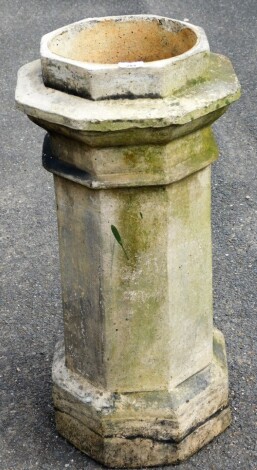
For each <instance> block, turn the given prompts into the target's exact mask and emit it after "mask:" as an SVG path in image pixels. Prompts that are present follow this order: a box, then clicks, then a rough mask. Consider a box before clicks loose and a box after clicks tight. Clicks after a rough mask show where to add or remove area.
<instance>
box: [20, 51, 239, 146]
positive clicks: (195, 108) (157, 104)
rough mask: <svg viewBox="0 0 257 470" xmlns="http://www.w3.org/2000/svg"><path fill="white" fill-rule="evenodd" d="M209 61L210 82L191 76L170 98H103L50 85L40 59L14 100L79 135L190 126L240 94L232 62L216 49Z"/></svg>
mask: <svg viewBox="0 0 257 470" xmlns="http://www.w3.org/2000/svg"><path fill="white" fill-rule="evenodd" d="M209 60H210V63H209V68H208V76H207V77H206V80H200V82H197V80H196V81H195V80H192V81H191V82H189V83H187V85H186V86H185V87H183V88H182V89H181V90H179V91H178V92H177V93H176V94H174V95H171V96H170V97H167V98H163V99H150V98H148V99H146V98H138V99H136V100H129V99H118V100H101V101H92V100H89V99H85V98H80V97H79V96H73V95H70V94H67V93H64V92H61V91H58V90H54V89H52V88H47V87H45V86H44V83H43V79H42V72H41V64H40V61H39V60H37V61H34V62H31V63H29V64H27V65H24V66H23V67H21V69H20V70H19V72H18V81H17V88H16V94H15V100H16V104H17V107H18V108H19V109H21V110H22V111H23V112H25V113H26V114H28V116H30V117H33V118H36V119H40V120H44V121H45V122H48V123H50V125H51V123H55V124H59V125H62V126H65V127H66V128H69V129H74V130H75V129H76V130H77V131H79V132H78V133H77V134H78V138H79V135H80V133H81V134H82V135H83V134H84V132H85V131H96V132H97V133H98V134H100V135H101V134H102V133H103V132H107V131H111V132H115V131H121V130H124V129H132V128H135V129H142V128H143V129H144V128H147V127H148V128H165V127H167V126H171V125H177V126H180V125H182V124H187V123H190V122H192V121H193V120H195V119H198V118H201V117H203V116H205V117H206V119H207V120H208V121H209V119H210V118H209V116H208V115H209V114H210V113H212V112H214V111H217V110H219V109H222V108H224V107H226V106H228V105H229V104H230V103H232V102H233V101H235V100H236V99H238V98H239V96H240V85H239V82H238V79H237V77H236V75H235V72H234V70H233V67H232V65H231V63H230V61H229V60H228V59H227V58H226V57H223V56H221V55H218V54H213V53H210V59H209ZM217 117H218V116H217ZM202 125H204V122H202ZM164 131H165V130H164ZM133 132H134V131H133ZM92 137H93V138H94V137H95V136H94V135H93V136H92ZM99 137H100V136H99Z"/></svg>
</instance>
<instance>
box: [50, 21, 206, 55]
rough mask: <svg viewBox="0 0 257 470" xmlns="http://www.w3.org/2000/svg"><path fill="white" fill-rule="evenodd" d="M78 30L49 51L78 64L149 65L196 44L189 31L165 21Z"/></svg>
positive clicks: (58, 40) (115, 23)
mask: <svg viewBox="0 0 257 470" xmlns="http://www.w3.org/2000/svg"><path fill="white" fill-rule="evenodd" d="M79 27H80V29H79V30H78V26H77V28H75V27H73V28H72V27H71V28H70V29H69V30H67V31H65V32H63V33H61V34H59V35H58V36H56V37H55V38H53V39H52V40H51V42H50V44H49V49H50V51H51V52H53V53H54V54H57V55H60V56H62V57H66V58H69V59H73V60H76V61H81V62H91V63H100V64H117V63H119V62H141V61H143V62H152V61H156V60H162V59H168V58H171V57H175V56H177V55H180V54H183V53H184V52H186V51H188V50H189V49H191V48H192V47H193V46H194V45H195V43H196V40H197V36H196V34H195V33H194V31H192V30H191V29H190V28H188V27H186V26H185V25H183V24H181V23H179V22H176V21H172V20H168V19H163V20H160V19H156V18H153V19H150V20H149V19H148V20H143V19H142V18H141V19H140V20H136V19H133V20H130V21H128V20H125V21H124V20H119V19H115V20H114V19H111V20H104V21H98V22H95V21H94V23H93V24H92V22H91V23H90V22H84V23H83V25H82V26H81V25H80V26H79ZM81 28H83V29H81Z"/></svg>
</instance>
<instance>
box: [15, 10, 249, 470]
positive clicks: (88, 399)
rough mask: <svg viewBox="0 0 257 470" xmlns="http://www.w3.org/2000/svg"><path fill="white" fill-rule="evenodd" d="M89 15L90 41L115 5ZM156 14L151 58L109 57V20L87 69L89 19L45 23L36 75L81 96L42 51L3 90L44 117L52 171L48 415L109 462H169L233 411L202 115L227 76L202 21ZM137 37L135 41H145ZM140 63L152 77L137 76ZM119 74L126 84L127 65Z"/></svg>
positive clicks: (208, 136) (208, 135)
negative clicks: (54, 305) (216, 325)
mask: <svg viewBox="0 0 257 470" xmlns="http://www.w3.org/2000/svg"><path fill="white" fill-rule="evenodd" d="M90 21H91V26H92V21H93V22H94V27H95V28H96V30H95V31H98V33H99V38H100V39H101V41H102V42H101V41H100V42H101V47H102V45H103V37H104V36H105V34H107V30H106V29H104V28H106V27H107V29H108V28H109V27H113V23H112V22H113V20H110V22H109V23H108V21H107V23H105V22H104V21H105V20H103V19H100V20H90ZM101 21H102V23H101ZM140 21H141V20H140V18H138V20H131V21H130V20H128V19H127V20H125V19H124V21H123V20H117V21H116V25H115V26H114V28H117V30H116V32H117V31H118V32H121V29H120V28H123V27H125V30H126V31H128V30H129V28H130V32H131V27H132V29H133V28H135V29H133V34H134V33H135V36H136V37H139V36H140V34H141V32H142V31H141V30H140V27H138V26H139V24H140ZM144 21H145V20H144ZM156 21H157V20H156V18H155V19H154V17H149V21H148V22H147V28H148V27H149V28H150V29H149V30H151V28H153V29H152V32H153V30H154V31H155V33H156V35H157V36H158V35H159V36H158V37H159V39H160V41H159V43H158V41H157V45H156V49H154V48H153V50H152V52H153V54H155V55H157V56H158V54H160V53H161V51H162V53H164V54H167V51H165V47H164V48H163V47H160V44H161V42H162V39H164V37H165V38H166V39H165V40H167V42H169V37H171V36H172V38H173V39H175V40H176V41H177V47H178V51H177V53H178V55H177V56H176V57H173V58H171V59H169V58H167V57H166V56H165V57H161V60H160V61H151V58H150V55H149V54H150V52H151V51H150V48H148V52H147V54H148V55H146V56H145V60H146V58H147V60H150V62H147V61H145V62H144V64H143V65H139V64H138V63H136V68H135V69H134V68H133V67H131V66H128V64H125V65H124V63H123V65H122V64H121V65H117V64H115V63H114V62H116V61H117V60H118V59H117V54H118V55H119V54H120V52H119V50H120V47H119V44H120V43H119V41H120V39H119V40H118V38H117V37H118V34H117V35H116V40H117V41H118V43H119V44H118V45H117V47H116V49H115V48H114V49H112V50H110V51H109V52H108V61H109V62H112V63H109V64H107V65H104V66H103V65H102V64H99V63H93V64H92V65H93V66H92V70H93V72H92V77H89V80H86V82H85V83H84V82H83V79H84V78H85V76H86V74H88V70H89V67H88V63H86V62H83V61H87V60H88V59H89V56H87V55H85V56H84V53H85V54H87V52H86V51H83V52H82V49H81V47H80V46H81V43H80V40H82V39H83V40H85V41H86V43H87V45H89V44H90V41H92V37H91V33H92V31H93V30H94V27H93V29H92V30H90V29H89V30H87V31H85V23H86V22H82V23H78V24H76V25H72V26H71V27H68V30H69V32H67V31H64V30H60V31H57V32H54V33H51V34H50V36H47V37H46V38H44V39H43V42H42V49H41V52H42V67H43V76H44V77H43V78H44V80H45V83H46V84H48V85H49V84H52V86H56V87H57V88H62V87H63V83H64V82H65V87H64V89H65V90H68V91H69V92H76V93H81V94H82V95H83V94H84V93H89V96H90V99H86V98H85V97H84V98H83V97H79V96H75V95H72V94H68V93H64V92H62V91H58V90H56V89H53V88H49V87H46V86H45V84H44V81H43V78H42V72H41V64H40V61H35V62H32V63H31V64H28V65H26V66H25V67H23V68H22V69H21V70H20V71H19V74H18V85H17V90H16V102H17V106H18V107H19V108H20V109H21V110H23V111H24V112H25V113H27V115H28V116H29V118H30V119H31V120H32V121H34V122H35V123H36V124H38V125H40V126H41V127H43V128H45V129H46V130H47V131H48V132H49V137H48V138H47V139H46V141H45V145H44V149H43V164H44V166H45V168H46V169H48V170H49V171H51V172H52V173H54V175H55V176H54V180H55V189H56V202H57V214H58V228H59V240H60V260H61V277H62V291H63V309H64V326H65V328H64V330H65V333H64V343H65V359H64V353H63V351H59V352H58V353H57V355H56V357H55V359H54V367H53V382H54V404H55V406H56V409H57V412H56V421H57V428H58V429H59V431H60V433H61V434H62V435H63V436H65V437H66V438H67V439H68V440H70V441H71V442H72V443H74V445H76V446H77V447H79V448H80V449H81V450H82V451H84V452H86V453H88V454H89V455H90V456H91V457H94V458H95V459H97V460H99V461H100V462H103V463H104V464H106V465H109V466H113V467H134V468H136V467H142V466H153V465H160V464H169V463H177V462H178V461H181V460H183V459H185V458H187V457H188V456H189V455H191V454H192V453H194V452H196V451H197V450H198V449H199V448H200V447H202V446H203V445H204V444H206V443H207V442H209V441H210V440H211V439H212V438H213V437H214V436H216V435H217V434H219V433H220V432H222V431H223V430H224V429H225V428H226V427H227V426H228V425H229V422H230V412H229V408H228V402H227V400H228V380H227V366H226V360H225V345H224V340H223V337H222V334H221V333H219V332H218V331H216V330H215V333H214V342H213V324H212V269H211V227H210V206H211V204H210V202H211V201H210V163H211V162H212V161H214V160H215V159H216V158H217V147H216V144H215V141H214V139H213V136H212V132H211V129H210V125H211V124H212V123H213V122H214V121H215V120H216V119H217V118H219V117H220V116H221V115H222V114H223V113H224V112H225V110H226V109H227V107H228V105H229V104H230V103H232V102H233V101H234V100H236V99H237V98H238V97H239V94H240V86H239V83H238V80H237V78H236V76H235V73H234V71H233V68H232V66H231V64H230V62H229V61H228V59H226V58H225V57H222V56H219V55H216V54H213V53H210V52H209V50H208V44H207V43H206V38H205V36H204V34H203V33H202V32H201V31H200V30H198V29H195V30H194V27H192V25H189V27H188V25H185V24H181V23H180V24H178V23H177V25H175V23H174V21H173V20H170V21H171V22H172V21H173V23H172V24H169V22H165V25H164V23H163V22H162V21H161V22H160V23H158V24H157V23H156ZM111 23H112V24H111ZM141 23H142V21H141ZM88 24H89V23H87V25H88ZM101 24H102V26H101ZM107 25H108V26H107ZM175 26H176V28H175V30H174V27H175ZM160 28H161V30H160ZM165 28H166V29H165ZM190 30H191V32H190ZM157 31H158V32H157ZM61 33H63V34H62V35H61ZM98 33H97V34H98ZM174 33H175V36H174ZM88 34H89V35H90V38H91V39H90V38H89V36H88ZM126 34H127V33H126ZM170 34H171V36H170ZM194 34H195V35H196V36H197V38H198V40H199V42H196V43H194V39H193V40H192V38H194ZM56 35H57V36H56ZM78 36H79V37H78ZM157 36H155V38H156V37H157ZM182 36H183V37H184V40H185V43H184V46H183V47H184V49H183V51H182V50H181V47H182V43H181V42H180V40H181V38H182ZM146 37H147V36H146ZM153 37H154V35H153ZM190 38H191V39H190ZM108 40H109V39H108ZM122 40H123V39H122ZM58 41H59V45H58V44H57V43H58ZM190 41H191V42H190ZM82 42H83V41H82ZM107 44H108V41H107ZM75 46H76V47H75ZM77 46H78V47H77ZM198 46H199V48H200V49H199V50H198V49H197V47H198ZM69 47H70V49H69ZM101 47H100V48H99V50H98V49H97V48H96V49H94V50H92V51H91V52H92V53H93V57H91V59H92V60H93V62H94V61H97V60H100V57H103V56H104V54H107V49H108V48H107V49H105V50H104V48H103V49H101ZM137 47H139V48H140V47H141V49H140V53H142V52H143V51H142V48H144V47H146V43H145V42H144V41H143V42H142V44H141V45H140V46H139V45H137ZM58 48H59V52H60V54H59V55H58V54H57V53H58ZM195 48H196V49H195ZM76 50H77V52H76ZM49 51H50V52H49ZM138 51H139V49H137V50H135V51H134V52H133V54H138ZM91 52H90V53H91ZM123 52H124V51H123ZM173 52H174V54H175V51H173ZM130 53H132V52H131V51H130V49H129V47H128V48H127V49H126V50H125V54H128V55H129V54H130ZM74 54H75V55H76V54H78V56H75V55H74ZM81 54H82V55H81ZM99 54H100V55H99ZM175 55H176V54H175ZM66 56H67V57H68V59H67V57H66ZM114 56H116V57H114ZM129 57H130V56H129ZM131 57H132V56H131ZM131 57H130V59H131ZM151 57H152V56H151ZM155 58H157V57H155ZM77 59H79V60H77ZM132 59H133V60H134V59H135V60H137V59H138V55H136V56H135V55H134V56H133V57H132ZM132 59H131V60H132ZM119 60H123V58H121V57H120V56H119ZM164 62H165V64H164ZM81 64H82V66H81ZM83 64H84V65H83ZM138 65H139V67H138ZM63 66H65V67H66V69H65V70H66V71H64V68H63ZM58 67H59V69H58ZM106 67H107V68H108V70H109V71H110V73H109V75H108V82H107V81H106V79H105V78H104V80H105V82H106V90H105V92H104V93H106V94H105V95H104V94H103V86H102V85H103V77H104V74H105V73H106V70H105V69H106ZM147 70H148V72H149V71H150V70H151V74H153V77H151V76H150V75H151V74H150V75H149V77H148V79H147V80H143V79H142V76H143V77H144V74H145V73H146V71H147ZM130 71H131V73H132V72H133V73H132V77H134V75H133V74H134V73H135V77H141V79H140V80H141V83H140V85H142V84H146V88H147V87H148V88H147V90H146V89H144V90H143V93H144V96H145V95H149V94H150V95H151V96H152V97H151V98H150V97H149V96H148V98H146V97H144V98H137V99H125V98H124V96H123V98H119V99H102V98H105V97H106V96H108V97H109V98H110V97H111V96H112V94H113V91H112V90H113V88H112V87H115V89H117V92H118V95H119V94H121V95H122V94H124V93H125V89H124V83H126V80H127V78H128V74H129V73H130ZM168 71H169V72H168ZM66 72H67V73H66ZM141 72H142V74H143V75H142V74H141ZM177 72H178V73H177ZM71 74H74V75H73V78H74V83H71V81H70V77H71ZM113 74H114V75H113ZM140 74H141V75H140ZM173 74H174V76H173ZM115 77H116V78H115ZM91 79H92V80H91ZM116 79H117V80H119V79H120V80H121V82H120V88H119V87H117V84H116V85H115V80H116ZM58 80H59V81H58ZM63 80H64V81H63ZM124 80H125V81H124ZM82 82H83V86H82V88H83V87H84V85H85V87H84V88H83V90H82V91H81V89H80V88H79V87H80V86H81V83H82ZM109 82H110V83H109ZM131 86H132V88H129V89H127V91H129V93H130V94H132V95H133V98H135V96H138V90H139V89H138V88H137V87H138V81H137V79H136V78H135V80H134V79H133V80H132V85H131ZM151 87H153V88H151ZM62 89H63V88H62ZM85 90H86V92H85ZM153 95H154V96H156V95H158V96H162V98H156V97H155V98H154V97H153ZM163 96H164V97H163ZM130 97H131V96H130ZM92 98H95V99H98V98H99V99H100V98H101V99H100V100H99V101H94V100H93V99H92Z"/></svg>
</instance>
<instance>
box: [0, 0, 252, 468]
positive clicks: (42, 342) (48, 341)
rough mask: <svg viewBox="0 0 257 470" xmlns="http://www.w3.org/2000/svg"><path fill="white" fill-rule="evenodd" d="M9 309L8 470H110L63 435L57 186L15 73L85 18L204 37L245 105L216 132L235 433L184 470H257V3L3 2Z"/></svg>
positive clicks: (5, 299)
mask: <svg viewBox="0 0 257 470" xmlns="http://www.w3.org/2000/svg"><path fill="white" fill-rule="evenodd" d="M0 11H1V41H0V52H1V53H0V57H1V69H0V92H1V95H2V96H1V107H0V111H1V118H2V119H1V141H2V146H1V158H2V161H3V164H2V180H1V181H2V187H3V191H2V195H1V211H2V227H3V231H2V237H3V238H2V239H3V242H2V255H1V260H2V263H1V264H2V295H1V299H2V307H1V317H0V324H1V329H0V336H1V339H0V376H1V377H0V397H1V398H0V433H1V434H0V436H1V437H0V469H1V470H35V469H42V470H43V469H45V470H59V469H60V470H65V469H66V468H67V469H69V470H84V469H101V468H103V467H102V466H101V465H98V464H97V463H95V462H94V461H92V460H91V459H89V458H87V457H86V456H85V455H83V454H82V453H80V452H79V451H78V450H76V449H75V448H74V447H73V446H71V445H70V444H69V443H67V442H66V441H65V440H64V439H63V438H61V437H60V436H59V435H58V434H57V433H56V431H55V426H54V412H53V408H52V401H51V375H50V374H51V362H52V357H53V350H54V345H55V343H56V341H57V339H58V337H59V336H60V335H61V334H62V311H61V293H60V277H59V261H58V241H57V226H56V217H55V202H54V191H53V180H52V175H51V174H49V173H47V172H46V171H45V170H43V168H42V167H41V146H42V142H43V136H44V131H43V130H42V129H40V128H37V127H36V126H35V125H33V124H32V123H31V122H30V121H29V120H28V119H27V118H26V116H25V115H23V114H22V113H19V112H17V111H16V110H15V105H14V90H15V85H16V73H17V70H18V68H19V67H20V66H22V65H23V64H25V63H27V62H29V61H31V60H34V59H37V58H38V57H39V43H40V38H41V36H42V35H43V34H45V33H47V32H49V31H52V30H54V29H56V28H58V27H60V26H63V25H65V24H68V23H71V22H73V21H77V20H79V19H81V18H83V17H89V16H104V15H115V14H133V13H152V14H160V15H164V16H170V17H174V18H177V19H182V20H183V19H184V18H188V19H189V20H190V22H192V23H194V24H196V25H199V26H202V27H203V28H204V29H205V31H206V33H207V37H208V39H209V42H210V46H211V49H212V51H213V52H219V53H222V54H224V55H227V56H228V57H230V59H231V60H232V62H233V64H234V67H235V70H236V73H237V74H238V77H239V80H240V81H241V84H242V88H243V95H242V98H241V100H240V101H239V102H238V103H236V104H234V105H233V106H232V107H231V109H230V110H229V111H228V112H227V114H226V115H225V116H224V117H222V118H221V119H220V120H219V121H218V122H217V123H216V125H215V126H214V128H215V132H216V136H217V140H218V144H219V147H220V159H219V161H218V162H217V163H215V164H214V165H213V192H212V194H213V264H214V307H215V323H216V325H217V326H218V327H219V328H220V329H221V330H222V331H223V333H224V334H225V337H226V341H227V353H228V362H229V372H230V400H231V407H232V412H233V424H232V426H231V427H230V428H229V429H228V430H227V431H226V432H225V433H224V434H223V435H221V436H219V437H218V438H216V439H215V441H213V442H212V443H211V444H209V445H208V446H207V447H205V448H204V449H202V450H201V451H200V452H199V453H197V454H196V455H194V456H193V457H192V458H191V459H190V460H188V461H187V462H185V463H183V464H181V465H180V469H181V470H191V469H201V470H230V469H231V470H234V469H240V470H250V469H255V470H256V469H257V387H256V377H257V360H256V349H257V347H256V345H257V337H256V336H257V333H256V331H257V329H256V313H257V294H256V292H257V289H256V287H257V286H256V284H257V282H256V279H257V242H256V234H257V162H256V158H257V143H256V139H257V119H256V113H257V93H256V76H257V69H256V52H257V40H256V28H257V6H256V0H245V1H244V2H242V1H241V0H240V1H239V0H216V1H215V2H214V1H211V0H187V1H184V0H180V1H179V0H173V1H168V0H164V1H159V2H157V1H153V0H152V1H137V2H136V1H130V2H128V1H123V0H120V1H117V0H116V1H111V0H106V1H103V0H102V1H100V0H99V1H95V2H93V1H90V0H79V1H71V0H52V1H50V0H34V1H33V0H26V2H25V1H24V2H23V1H18V0H10V1H7V0H0Z"/></svg>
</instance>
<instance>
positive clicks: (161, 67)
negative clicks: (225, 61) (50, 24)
mask: <svg viewBox="0 0 257 470" xmlns="http://www.w3.org/2000/svg"><path fill="white" fill-rule="evenodd" d="M208 52H209V44H208V41H207V38H206V35H205V32H204V31H203V29H202V28H199V27H197V26H194V25H191V24H188V23H185V22H182V21H178V20H174V19H171V18H165V17H161V16H154V15H132V16H114V17H104V18H86V19H84V20H82V21H79V22H76V23H73V24H70V25H68V26H64V27H63V28H60V29H58V30H56V31H53V32H51V33H48V34H46V35H45V36H43V38H42V40H41V64H42V74H43V80H44V83H45V85H46V86H49V87H51V88H55V89H58V90H62V91H65V92H69V93H72V94H75V95H78V96H82V97H86V98H90V99H92V100H99V99H106V98H121V97H122V98H138V97H151V98H160V97H166V96H169V95H170V94H171V93H172V92H174V91H175V90H177V89H178V88H181V86H184V85H185V84H186V82H187V81H188V80H192V79H197V78H198V77H199V76H201V75H202V74H204V71H205V69H206V68H207V67H208Z"/></svg>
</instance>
